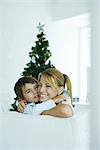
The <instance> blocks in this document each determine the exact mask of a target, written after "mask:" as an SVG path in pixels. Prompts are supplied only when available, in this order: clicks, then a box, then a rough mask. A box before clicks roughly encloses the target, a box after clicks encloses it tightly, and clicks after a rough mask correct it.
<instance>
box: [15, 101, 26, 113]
mask: <svg viewBox="0 0 100 150" xmlns="http://www.w3.org/2000/svg"><path fill="white" fill-rule="evenodd" d="M26 104H27V102H26V100H22V99H20V100H18V107H17V111H18V112H20V113H22V112H23V111H24V108H25V105H26Z"/></svg>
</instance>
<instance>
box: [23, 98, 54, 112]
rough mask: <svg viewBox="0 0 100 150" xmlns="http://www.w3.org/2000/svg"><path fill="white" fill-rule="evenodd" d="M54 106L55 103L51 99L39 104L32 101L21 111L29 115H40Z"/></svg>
mask: <svg viewBox="0 0 100 150" xmlns="http://www.w3.org/2000/svg"><path fill="white" fill-rule="evenodd" d="M55 106H56V104H55V103H54V101H53V100H51V99H50V100H48V101H45V102H42V103H39V104H35V103H33V102H32V103H29V104H27V105H26V107H25V109H24V112H23V113H24V114H31V115H40V114H41V113H42V112H43V111H45V110H49V109H51V108H53V107H55Z"/></svg>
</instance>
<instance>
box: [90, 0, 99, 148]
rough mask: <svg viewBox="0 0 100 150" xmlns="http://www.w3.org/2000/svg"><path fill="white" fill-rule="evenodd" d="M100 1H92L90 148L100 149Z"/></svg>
mask: <svg viewBox="0 0 100 150" xmlns="http://www.w3.org/2000/svg"><path fill="white" fill-rule="evenodd" d="M99 16H100V1H99V0H92V3H91V26H92V42H91V50H92V52H91V53H92V55H91V60H92V68H91V97H90V100H91V104H92V105H91V112H90V116H91V131H90V132H91V147H90V150H95V149H96V150H99V149H100V17H99Z"/></svg>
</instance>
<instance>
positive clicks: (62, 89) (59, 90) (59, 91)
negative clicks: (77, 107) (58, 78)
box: [58, 86, 64, 95]
mask: <svg viewBox="0 0 100 150" xmlns="http://www.w3.org/2000/svg"><path fill="white" fill-rule="evenodd" d="M63 91H64V87H63V86H60V87H59V89H58V95H60V94H62V93H63Z"/></svg>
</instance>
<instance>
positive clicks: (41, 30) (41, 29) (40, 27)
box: [37, 22, 44, 32]
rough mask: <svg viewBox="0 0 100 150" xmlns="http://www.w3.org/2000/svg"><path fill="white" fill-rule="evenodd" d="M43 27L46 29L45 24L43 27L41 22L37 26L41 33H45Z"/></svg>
mask: <svg viewBox="0 0 100 150" xmlns="http://www.w3.org/2000/svg"><path fill="white" fill-rule="evenodd" d="M43 27H44V24H43V25H42V24H41V23H40V22H39V25H38V26H37V28H38V30H39V32H44V29H43Z"/></svg>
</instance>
